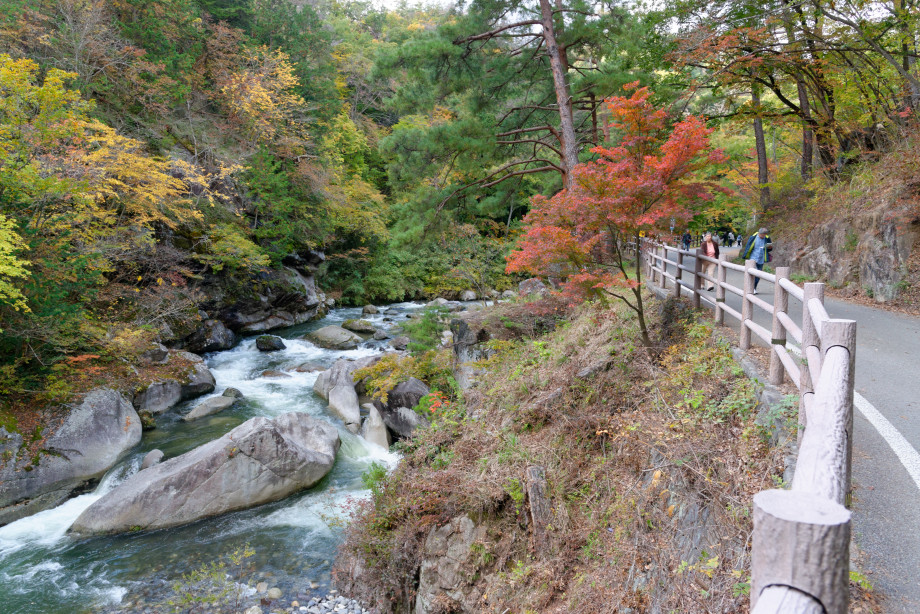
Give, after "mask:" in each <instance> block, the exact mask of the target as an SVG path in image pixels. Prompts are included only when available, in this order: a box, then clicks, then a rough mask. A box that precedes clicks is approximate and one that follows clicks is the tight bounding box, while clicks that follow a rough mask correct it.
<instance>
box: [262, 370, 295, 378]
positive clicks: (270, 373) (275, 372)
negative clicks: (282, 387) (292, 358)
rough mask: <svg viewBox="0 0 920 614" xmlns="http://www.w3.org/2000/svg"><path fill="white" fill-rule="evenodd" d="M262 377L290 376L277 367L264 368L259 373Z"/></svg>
mask: <svg viewBox="0 0 920 614" xmlns="http://www.w3.org/2000/svg"><path fill="white" fill-rule="evenodd" d="M261 376H262V377H291V376H290V375H288V374H287V373H285V372H284V371H278V370H277V369H266V370H265V371H262V373H261Z"/></svg>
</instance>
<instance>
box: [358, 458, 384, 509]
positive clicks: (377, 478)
mask: <svg viewBox="0 0 920 614" xmlns="http://www.w3.org/2000/svg"><path fill="white" fill-rule="evenodd" d="M386 479H387V468H386V467H384V466H383V465H381V464H380V463H377V462H374V463H371V466H370V467H368V468H367V471H365V472H364V473H362V474H361V483H362V484H364V487H365V488H367V489H368V490H370V491H371V495H372V496H373V497H374V499H375V500H377V499H379V498H380V495H381V493H382V492H383V488H384V487H385V485H386Z"/></svg>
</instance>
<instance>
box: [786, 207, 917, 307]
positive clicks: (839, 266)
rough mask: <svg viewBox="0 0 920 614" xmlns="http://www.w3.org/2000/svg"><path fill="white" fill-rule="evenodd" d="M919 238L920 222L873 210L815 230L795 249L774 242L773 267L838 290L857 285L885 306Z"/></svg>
mask: <svg viewBox="0 0 920 614" xmlns="http://www.w3.org/2000/svg"><path fill="white" fill-rule="evenodd" d="M918 239H920V218H914V219H912V220H904V219H898V218H897V217H896V216H893V215H891V214H890V213H889V212H886V211H885V210H880V209H877V210H874V211H869V212H866V213H863V214H861V215H856V216H851V217H849V218H843V219H837V218H835V219H834V220H831V221H829V222H826V223H824V224H822V225H820V226H818V227H816V228H815V229H814V230H812V231H811V233H809V235H808V240H807V242H806V244H805V245H804V246H802V247H800V248H798V249H795V248H796V246H793V245H790V244H788V243H785V244H784V243H783V242H782V241H777V239H776V238H774V241H777V247H776V249H775V250H774V263H773V264H774V265H775V266H784V265H787V264H788V265H789V266H790V267H791V268H792V272H793V273H794V274H801V275H805V276H807V277H810V278H813V279H820V280H822V281H826V282H827V283H829V284H832V285H834V286H838V287H840V286H844V285H846V284H850V283H852V284H857V285H858V287H859V288H860V289H862V290H863V291H864V292H866V293H868V294H870V296H872V297H873V298H874V299H875V300H876V301H878V302H885V301H889V300H892V299H894V298H895V297H897V295H898V292H899V288H900V287H901V286H900V282H901V281H902V280H903V279H904V278H905V275H906V274H907V266H908V265H907V263H908V259H909V258H910V255H911V252H912V250H913V248H914V245H915V244H916V243H917V240H918Z"/></svg>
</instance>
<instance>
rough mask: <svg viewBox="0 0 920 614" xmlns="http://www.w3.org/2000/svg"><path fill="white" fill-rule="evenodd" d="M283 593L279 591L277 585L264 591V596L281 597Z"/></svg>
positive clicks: (270, 597)
mask: <svg viewBox="0 0 920 614" xmlns="http://www.w3.org/2000/svg"><path fill="white" fill-rule="evenodd" d="M283 594H284V593H282V592H281V589H280V588H278V587H277V586H273V587H271V588H270V589H268V592H267V593H265V596H266V597H268V598H269V599H281V595H283Z"/></svg>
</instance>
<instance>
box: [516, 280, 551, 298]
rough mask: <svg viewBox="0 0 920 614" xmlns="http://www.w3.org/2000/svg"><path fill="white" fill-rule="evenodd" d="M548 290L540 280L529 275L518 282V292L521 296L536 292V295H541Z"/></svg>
mask: <svg viewBox="0 0 920 614" xmlns="http://www.w3.org/2000/svg"><path fill="white" fill-rule="evenodd" d="M547 292H549V288H547V287H546V284H544V283H543V282H542V281H540V280H539V279H537V278H536V277H531V278H530V279H525V280H524V281H522V282H521V283H519V284H518V293H519V294H520V295H521V296H529V295H531V294H536V295H537V296H543V295H544V294H546V293H547Z"/></svg>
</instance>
